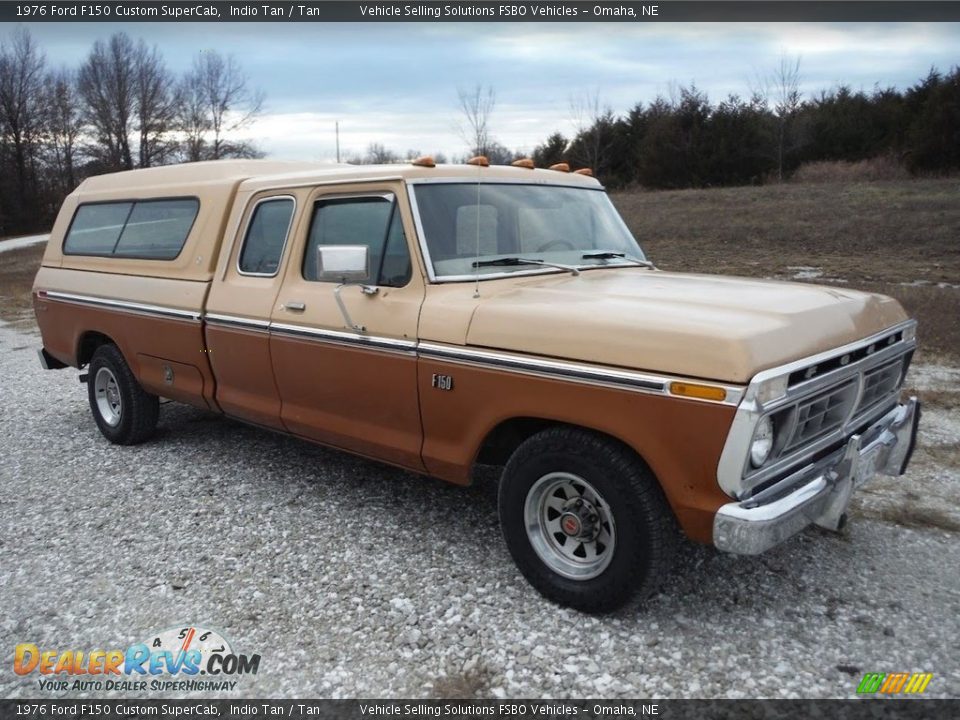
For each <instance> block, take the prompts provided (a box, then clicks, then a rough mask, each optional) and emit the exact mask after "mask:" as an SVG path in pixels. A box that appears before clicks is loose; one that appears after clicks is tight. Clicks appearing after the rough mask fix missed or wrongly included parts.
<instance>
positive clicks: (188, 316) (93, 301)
mask: <svg viewBox="0 0 960 720" xmlns="http://www.w3.org/2000/svg"><path fill="white" fill-rule="evenodd" d="M43 296H45V297H47V298H49V299H51V300H60V301H61V302H67V303H74V304H77V305H91V306H94V307H105V308H108V309H113V310H129V311H133V312H138V313H145V314H147V315H159V316H161V317H170V318H176V319H178V320H190V321H192V322H200V313H199V312H196V311H193V310H180V309H179V308H172V307H166V306H164V305H148V304H146V303H136V302H129V301H127V300H115V299H113V298H104V297H94V296H91V295H77V294H75V293H65V292H59V291H55V290H47V291H45V292H43Z"/></svg>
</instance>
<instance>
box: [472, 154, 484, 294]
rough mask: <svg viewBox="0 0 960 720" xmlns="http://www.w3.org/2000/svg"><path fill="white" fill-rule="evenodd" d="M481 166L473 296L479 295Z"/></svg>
mask: <svg viewBox="0 0 960 720" xmlns="http://www.w3.org/2000/svg"><path fill="white" fill-rule="evenodd" d="M482 172H483V167H482V166H480V165H477V254H476V256H475V257H474V263H473V264H474V267H475V268H476V279H475V280H474V283H475V284H474V288H473V296H474V297H475V298H478V297H480V181H481V179H482V175H481V174H480V173H482Z"/></svg>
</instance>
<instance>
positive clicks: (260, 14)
mask: <svg viewBox="0 0 960 720" xmlns="http://www.w3.org/2000/svg"><path fill="white" fill-rule="evenodd" d="M0 21H3V22H17V21H19V22H304V21H314V22H505V21H509V22H580V23H582V22H805V21H808V22H948V21H960V2H936V1H934V2H906V1H896V0H810V1H804V0H667V1H666V2H609V0H602V1H601V2H565V1H564V0H558V1H557V2H542V1H541V2H526V3H524V2H495V1H482V2H459V1H453V0H450V1H448V2H436V1H434V0H429V1H427V2H396V1H393V0H391V1H389V2H366V1H365V0H313V2H304V1H299V0H295V1H294V2H222V1H221V0H215V1H214V2H202V1H199V0H193V1H189V0H187V1H184V0H175V1H174V2H148V1H144V2H125V1H124V2H120V1H116V2H76V1H72V2H49V1H46V2H32V3H31V2H3V3H0Z"/></svg>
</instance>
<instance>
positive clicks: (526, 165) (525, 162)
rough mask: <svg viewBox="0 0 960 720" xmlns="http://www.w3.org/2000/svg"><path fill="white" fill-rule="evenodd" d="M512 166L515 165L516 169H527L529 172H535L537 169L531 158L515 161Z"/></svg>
mask: <svg viewBox="0 0 960 720" xmlns="http://www.w3.org/2000/svg"><path fill="white" fill-rule="evenodd" d="M510 164H511V165H513V166H514V167H522V168H527V169H528V170H533V169H535V168H536V167H537V166H536V165H534V164H533V160H531V159H530V158H521V159H520V160H514V161H513V162H512V163H510Z"/></svg>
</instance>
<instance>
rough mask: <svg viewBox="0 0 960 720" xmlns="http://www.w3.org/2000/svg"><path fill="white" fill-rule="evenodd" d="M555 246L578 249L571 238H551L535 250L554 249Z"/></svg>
mask: <svg viewBox="0 0 960 720" xmlns="http://www.w3.org/2000/svg"><path fill="white" fill-rule="evenodd" d="M554 247H558V248H559V247H564V248H566V249H567V250H576V249H577V248H576V247H575V246H574V244H573V243H572V242H570V241H569V240H549V241H548V242H545V243H544V244H543V245H541V246H540V247H538V248H537V249H536V250H534V252H546V251H547V250H552V249H553V248H554Z"/></svg>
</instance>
